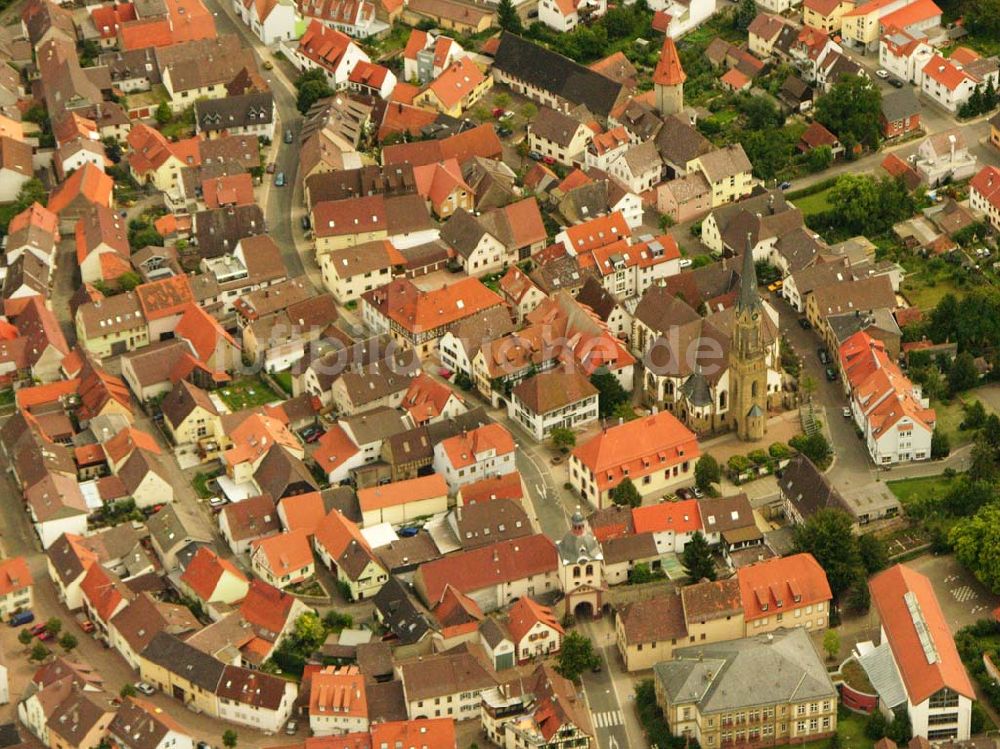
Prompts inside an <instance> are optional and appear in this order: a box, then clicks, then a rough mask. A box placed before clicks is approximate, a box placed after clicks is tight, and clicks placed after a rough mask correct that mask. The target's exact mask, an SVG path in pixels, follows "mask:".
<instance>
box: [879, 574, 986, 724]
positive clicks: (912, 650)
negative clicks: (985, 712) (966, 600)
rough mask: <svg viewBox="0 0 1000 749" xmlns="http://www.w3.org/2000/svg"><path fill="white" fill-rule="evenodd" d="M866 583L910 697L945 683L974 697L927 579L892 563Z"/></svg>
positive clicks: (914, 699) (928, 693) (916, 701)
mask: <svg viewBox="0 0 1000 749" xmlns="http://www.w3.org/2000/svg"><path fill="white" fill-rule="evenodd" d="M869 587H870V588H871V592H872V603H873V604H874V606H875V608H876V610H877V611H878V613H879V618H880V619H881V620H882V629H883V630H884V631H885V636H886V639H887V640H888V641H889V647H890V648H891V649H892V654H893V659H894V660H895V661H896V665H897V666H898V667H899V674H900V676H901V677H902V679H903V685H904V686H905V687H906V692H907V694H908V696H909V699H910V702H911V703H913V704H915V705H918V704H920V703H921V702H923V701H924V700H926V699H928V698H929V697H931V696H932V695H934V694H936V693H937V692H939V691H940V690H942V689H945V688H948V689H952V690H954V691H955V692H958V693H959V694H961V695H964V696H965V697H968V698H969V699H970V700H975V699H976V693H975V691H974V690H973V688H972V683H971V682H970V681H969V675H968V674H967V673H966V671H965V666H963V665H962V659H961V658H960V657H959V655H958V649H957V648H956V646H955V638H954V634H953V633H952V632H951V630H949V628H948V622H947V620H946V619H945V617H944V613H943V612H942V611H941V606H940V604H939V603H938V599H937V596H936V595H935V593H934V588H933V586H932V585H931V581H930V580H928V579H927V577H925V576H924V575H921V574H920V573H919V572H917V571H916V570H913V569H911V568H910V567H907V566H906V565H903V564H897V565H896V566H895V567H891V568H889V569H887V570H885V571H884V572H882V573H880V574H878V575H876V576H875V577H874V578H872V580H871V581H870V582H869ZM925 638H926V639H925ZM931 653H933V657H931Z"/></svg>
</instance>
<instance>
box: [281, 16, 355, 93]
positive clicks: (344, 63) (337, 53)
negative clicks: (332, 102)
mask: <svg viewBox="0 0 1000 749" xmlns="http://www.w3.org/2000/svg"><path fill="white" fill-rule="evenodd" d="M288 59H289V60H290V61H291V63H292V64H293V65H294V66H295V67H296V68H298V69H299V70H301V71H307V70H313V69H315V68H319V69H320V70H322V71H323V72H324V73H326V79H327V82H328V83H329V84H330V86H331V87H332V88H335V89H341V88H345V87H346V86H347V84H348V79H349V78H350V75H351V71H353V70H354V66H355V65H357V64H358V63H359V62H361V61H366V62H371V59H370V58H369V57H368V55H367V54H365V52H364V50H362V49H361V47H359V46H358V45H357V44H355V43H354V41H353V40H352V39H351V38H350V37H349V36H348V35H347V34H345V33H343V32H342V31H337V30H335V29H331V28H327V27H326V26H324V25H323V24H322V23H320V22H319V21H317V20H315V19H313V20H311V21H310V22H309V26H308V27H307V28H306V30H305V32H304V33H303V34H302V37H301V38H300V39H299V44H298V47H296V48H295V49H294V51H293V52H292V54H291V55H289V58H288Z"/></svg>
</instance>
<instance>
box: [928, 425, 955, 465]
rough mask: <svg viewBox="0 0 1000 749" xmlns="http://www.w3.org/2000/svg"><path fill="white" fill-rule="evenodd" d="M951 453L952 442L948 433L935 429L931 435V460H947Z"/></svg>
mask: <svg viewBox="0 0 1000 749" xmlns="http://www.w3.org/2000/svg"><path fill="white" fill-rule="evenodd" d="M950 453H951V440H950V439H949V438H948V434H947V433H946V432H943V431H941V430H940V429H935V430H934V433H933V434H932V435H931V460H941V459H942V458H947V457H948V455H949V454H950Z"/></svg>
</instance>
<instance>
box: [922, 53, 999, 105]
mask: <svg viewBox="0 0 1000 749" xmlns="http://www.w3.org/2000/svg"><path fill="white" fill-rule="evenodd" d="M991 81H992V83H993V86H994V88H996V87H997V85H998V83H1000V75H998V66H997V62H996V61H995V60H984V59H977V60H973V61H971V62H969V63H968V64H962V63H960V62H956V61H954V60H952V59H950V58H944V57H941V56H940V55H934V56H933V57H932V58H931V59H930V61H929V62H928V63H927V64H926V65H925V66H924V77H923V81H922V83H921V90H922V91H923V92H924V95H925V96H927V97H929V98H930V99H932V100H934V101H935V102H936V103H937V104H940V105H941V106H942V107H944V108H945V109H947V110H948V111H949V112H957V111H958V110H959V109H960V108H961V106H962V105H963V104H965V103H966V102H967V101H968V100H969V98H970V97H971V96H972V92H973V91H975V89H976V87H977V86H980V87H982V88H983V89H985V88H986V87H987V86H988V85H989V83H990V82H991Z"/></svg>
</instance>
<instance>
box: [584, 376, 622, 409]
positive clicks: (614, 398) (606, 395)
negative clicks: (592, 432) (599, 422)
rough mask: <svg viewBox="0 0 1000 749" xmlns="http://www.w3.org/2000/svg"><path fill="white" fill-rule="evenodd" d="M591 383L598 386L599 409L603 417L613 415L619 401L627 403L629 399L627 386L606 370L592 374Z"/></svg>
mask: <svg viewBox="0 0 1000 749" xmlns="http://www.w3.org/2000/svg"><path fill="white" fill-rule="evenodd" d="M590 384H591V385H593V386H594V387H595V388H597V410H598V412H599V413H600V416H601V418H602V419H607V418H609V417H610V416H612V415H613V414H614V412H615V409H616V408H617V407H618V404H619V403H626V402H627V401H628V400H629V395H628V393H627V392H626V391H625V388H623V387H622V386H621V383H620V382H618V379H617V378H616V377H615V376H614V375H613V374H611V373H610V372H608V371H606V370H604V371H599V372H595V373H594V374H593V375H591V376H590Z"/></svg>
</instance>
